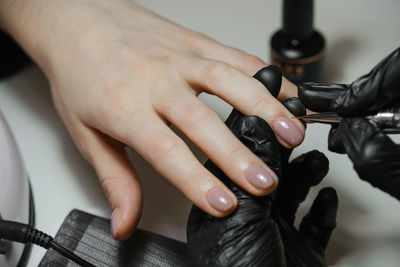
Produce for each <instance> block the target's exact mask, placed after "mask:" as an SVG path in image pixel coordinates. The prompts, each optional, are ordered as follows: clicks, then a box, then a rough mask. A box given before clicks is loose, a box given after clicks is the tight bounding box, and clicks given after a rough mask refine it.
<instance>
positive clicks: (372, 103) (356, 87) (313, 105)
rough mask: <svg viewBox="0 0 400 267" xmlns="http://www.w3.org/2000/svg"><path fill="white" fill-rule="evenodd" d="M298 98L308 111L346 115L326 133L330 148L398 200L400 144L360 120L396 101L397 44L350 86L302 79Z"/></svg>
mask: <svg viewBox="0 0 400 267" xmlns="http://www.w3.org/2000/svg"><path fill="white" fill-rule="evenodd" d="M299 97H300V99H301V101H302V102H303V103H304V104H305V105H306V106H307V107H308V108H309V109H310V110H313V111H318V112H323V111H336V112H337V113H338V114H340V115H342V116H343V117H345V119H344V120H343V121H342V122H341V123H340V124H339V125H334V126H333V127H332V129H331V131H330V133H329V139H328V148H329V150H332V151H335V152H338V153H347V154H348V156H349V157H350V159H351V160H352V161H353V164H354V169H355V170H356V172H357V173H358V175H359V176H360V178H361V179H363V180H366V181H368V182H369V183H371V184H372V185H373V186H375V187H378V188H380V189H381V190H383V191H385V192H387V193H389V194H390V195H392V196H394V197H396V198H397V199H400V146H399V145H397V144H395V143H394V142H393V141H392V140H391V139H390V138H389V137H388V136H386V134H385V133H384V132H383V131H382V129H380V128H379V127H378V125H376V124H374V123H373V122H371V121H369V120H367V119H365V118H362V116H365V115H370V114H374V113H377V112H378V111H380V110H381V109H385V108H391V107H396V106H399V105H400V48H398V49H397V50H395V51H394V52H393V53H391V54H390V55H389V56H387V57H386V58H385V59H383V60H382V61H381V62H380V63H379V64H378V65H376V66H375V67H374V68H373V69H372V70H371V72H369V73H368V74H365V75H363V76H361V77H360V78H358V79H357V80H355V81H354V82H353V83H351V84H326V83H305V84H303V85H300V86H299Z"/></svg>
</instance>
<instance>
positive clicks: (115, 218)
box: [111, 208, 120, 237]
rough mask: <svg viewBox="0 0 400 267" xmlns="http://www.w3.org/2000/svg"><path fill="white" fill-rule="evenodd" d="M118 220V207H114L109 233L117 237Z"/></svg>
mask: <svg viewBox="0 0 400 267" xmlns="http://www.w3.org/2000/svg"><path fill="white" fill-rule="evenodd" d="M119 220H120V219H119V208H115V209H114V211H113V212H112V215H111V233H112V235H113V236H114V237H117V233H118V227H119Z"/></svg>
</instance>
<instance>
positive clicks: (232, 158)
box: [224, 145, 246, 165]
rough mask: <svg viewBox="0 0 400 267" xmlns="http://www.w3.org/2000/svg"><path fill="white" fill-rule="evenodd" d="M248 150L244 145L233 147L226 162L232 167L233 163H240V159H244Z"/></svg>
mask: <svg viewBox="0 0 400 267" xmlns="http://www.w3.org/2000/svg"><path fill="white" fill-rule="evenodd" d="M245 152H246V150H245V148H244V146H242V145H237V146H235V147H233V148H232V149H231V150H230V151H229V152H228V154H227V156H226V159H225V160H224V162H226V163H227V164H229V165H231V164H232V163H233V162H238V161H240V159H241V158H242V157H243V155H244V154H245Z"/></svg>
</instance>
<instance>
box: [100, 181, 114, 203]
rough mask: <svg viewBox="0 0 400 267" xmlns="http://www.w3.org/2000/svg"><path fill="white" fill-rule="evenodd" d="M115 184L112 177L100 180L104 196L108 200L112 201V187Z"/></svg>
mask: <svg viewBox="0 0 400 267" xmlns="http://www.w3.org/2000/svg"><path fill="white" fill-rule="evenodd" d="M113 183H114V177H111V176H104V177H101V178H100V184H101V187H102V188H103V191H104V194H105V195H106V197H107V199H111V195H112V192H113V190H112V185H113Z"/></svg>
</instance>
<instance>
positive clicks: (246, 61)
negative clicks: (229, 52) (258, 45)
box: [240, 53, 265, 69]
mask: <svg viewBox="0 0 400 267" xmlns="http://www.w3.org/2000/svg"><path fill="white" fill-rule="evenodd" d="M240 62H241V63H242V66H246V67H247V68H249V69H254V68H256V69H259V68H260V67H261V66H265V63H264V62H263V61H262V60H261V59H260V58H259V57H256V56H253V55H250V54H246V53H243V54H242V55H241V56H240Z"/></svg>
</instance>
